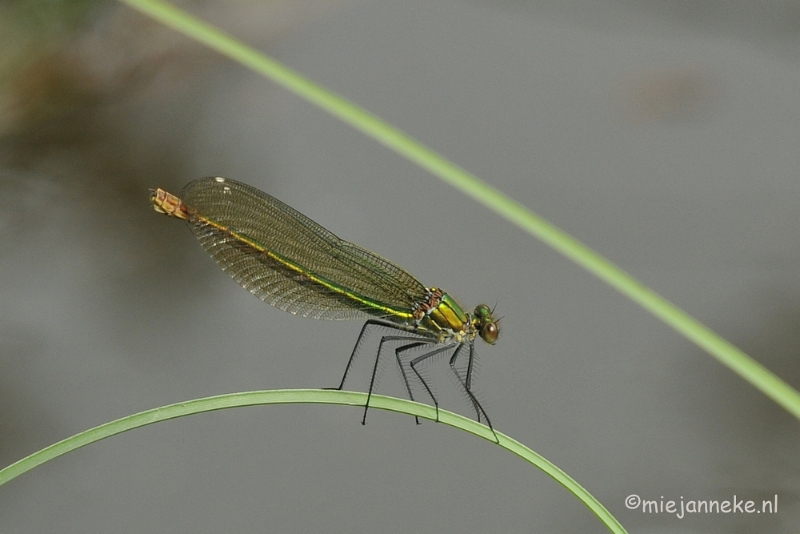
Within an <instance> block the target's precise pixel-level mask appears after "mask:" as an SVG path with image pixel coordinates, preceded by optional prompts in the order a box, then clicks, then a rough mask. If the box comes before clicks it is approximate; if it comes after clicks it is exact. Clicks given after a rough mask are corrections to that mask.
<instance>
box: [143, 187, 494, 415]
mask: <svg viewBox="0 0 800 534" xmlns="http://www.w3.org/2000/svg"><path fill="white" fill-rule="evenodd" d="M151 202H152V204H153V207H154V208H155V210H156V211H158V212H160V213H164V214H166V215H169V216H172V217H177V218H179V219H183V220H186V221H187V222H188V224H189V226H190V228H191V229H192V231H193V232H194V233H195V236H196V237H197V239H198V240H199V242H200V244H201V245H202V246H203V248H205V249H206V251H207V252H208V253H209V254H210V255H211V256H212V257H213V258H214V260H215V261H216V262H217V263H218V264H219V265H220V266H221V267H222V269H223V270H225V271H226V272H228V273H229V274H230V275H231V276H232V277H233V278H234V279H235V280H236V281H237V282H239V284H241V285H242V287H244V288H245V289H247V290H248V291H250V292H251V293H253V294H254V295H256V296H257V297H259V298H260V299H262V300H264V301H265V302H268V303H269V304H272V305H273V306H275V307H277V308H279V309H282V310H285V311H288V312H290V313H294V314H297V315H302V316H304V317H311V318H315V319H333V320H343V319H367V323H366V324H365V326H364V328H363V329H362V337H363V336H364V335H365V334H366V331H367V330H368V327H369V326H370V325H373V326H384V327H387V328H391V329H395V330H399V331H401V332H402V333H403V335H400V336H384V338H382V341H381V347H380V348H379V354H378V357H380V351H381V350H382V348H383V344H384V341H387V342H389V341H391V342H395V344H397V343H398V342H399V343H400V346H399V347H398V348H396V349H395V352H396V353H397V356H398V363H399V364H400V365H401V370H402V371H403V377H404V379H405V382H406V388H407V390H408V393H409V395H410V396H411V397H412V399H413V395H412V394H411V388H410V387H409V382H408V378H407V376H406V371H405V369H404V368H403V366H402V363H401V362H400V356H401V354H403V353H404V352H407V351H409V350H411V349H413V348H418V347H419V346H425V345H431V346H432V348H433V350H431V351H429V354H430V356H433V355H435V354H441V353H442V352H444V351H445V350H453V352H454V353H453V356H452V357H451V368H453V371H454V372H456V376H458V377H459V380H460V381H461V383H462V385H463V386H464V388H465V389H466V391H467V393H468V396H469V397H470V399H471V401H472V403H473V405H474V406H475V410H476V412H477V414H478V420H480V419H481V418H482V417H483V418H486V419H487V422H488V417H486V414H485V412H483V409H482V408H481V407H480V404H478V402H477V400H476V399H475V398H474V396H473V395H472V392H471V382H472V360H473V358H474V345H473V344H474V340H475V339H476V337H481V338H482V339H483V340H484V341H486V342H487V343H490V344H493V343H494V342H495V341H496V340H497V337H498V335H499V326H498V324H497V320H495V318H494V316H493V314H492V310H491V309H490V308H489V307H488V306H486V305H485V304H481V305H479V306H477V307H476V308H475V310H474V311H473V312H471V313H468V312H465V311H464V310H463V309H462V308H461V306H460V305H459V304H458V303H457V302H456V301H455V300H454V299H453V298H452V297H450V296H449V295H448V294H447V293H446V292H444V291H442V290H441V289H439V288H437V287H425V286H424V285H423V284H422V283H420V282H419V281H418V280H417V279H416V278H414V276H412V275H411V274H410V273H409V272H408V271H406V270H404V269H402V268H401V267H399V266H397V265H395V264H394V263H392V262H390V261H389V260H387V259H385V258H383V257H381V256H379V255H377V254H375V253H373V252H371V251H369V250H367V249H365V248H363V247H360V246H358V245H355V244H353V243H349V242H347V241H344V240H342V239H339V238H338V237H336V236H335V235H334V234H333V233H331V232H329V231H328V230H326V229H325V228H323V227H322V226H320V225H319V224H317V223H315V222H314V221H312V220H311V219H309V218H308V217H306V216H305V215H303V214H301V213H300V212H298V211H297V210H295V209H293V208H291V207H290V206H288V205H286V204H284V203H283V202H281V201H280V200H278V199H276V198H274V197H272V196H270V195H268V194H266V193H264V192H263V191H259V190H258V189H255V188H253V187H251V186H249V185H246V184H243V183H240V182H236V181H234V180H229V179H227V178H221V177H214V178H204V179H201V180H195V181H193V182H190V183H189V184H187V185H186V187H184V189H183V190H182V191H181V194H180V197H178V196H175V195H173V194H171V193H168V192H166V191H164V190H163V189H156V190H154V191H152V193H151ZM362 337H360V338H359V342H358V343H356V348H355V349H354V351H353V355H351V359H350V362H349V363H348V367H347V370H346V371H345V376H344V378H343V379H342V385H341V386H340V388H341V387H342V386H343V385H344V380H345V379H346V378H347V371H348V370H349V368H350V364H351V363H352V360H353V358H354V357H355V355H356V352H357V350H358V347H359V345H360V342H361V339H362ZM406 341H407V343H405V342H406ZM464 350H467V351H468V352H469V356H468V358H469V362H468V370H467V373H466V376H461V375H460V374H459V373H458V371H456V368H455V360H456V359H457V358H458V357H459V355H460V354H462V351H464ZM426 354H428V353H426ZM430 356H428V357H430ZM424 359H426V358H425V355H423V356H420V357H418V358H415V359H414V360H412V361H411V363H410V366H411V368H412V369H413V370H414V372H415V373H417V376H418V377H419V379H420V380H421V382H422V384H423V386H424V387H425V389H426V390H427V391H428V393H429V394H430V395H431V397H432V398H433V400H434V403H435V404H437V407H438V403H437V401H436V399H435V397H433V394H432V392H431V390H430V388H429V387H428V385H427V384H426V383H425V381H424V380H423V379H422V376H421V375H420V374H419V373H418V372H417V370H416V368H415V362H416V363H417V364H418V363H420V362H421V361H424ZM376 369H377V358H376ZM374 374H375V373H374V372H373V382H374ZM371 390H372V384H371V385H370V394H371V393H372V391H371Z"/></svg>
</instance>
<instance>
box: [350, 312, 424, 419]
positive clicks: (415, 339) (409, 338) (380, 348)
mask: <svg viewBox="0 0 800 534" xmlns="http://www.w3.org/2000/svg"><path fill="white" fill-rule="evenodd" d="M377 324H380V325H381V326H384V327H386V328H389V329H392V330H399V331H404V330H403V329H402V328H399V327H397V326H396V325H391V324H384V323H377ZM393 341H412V343H409V344H408V345H404V346H403V347H414V346H417V345H418V344H426V343H425V342H420V338H419V337H413V336H383V337H382V338H381V342H380V343H378V354H377V355H376V356H375V365H374V366H373V368H372V377H371V378H370V381H369V391H368V392H367V402H366V404H365V405H364V417H362V419H361V424H362V425H365V424H367V412H368V411H369V400H370V399H371V398H372V391H373V389H374V388H375V377H376V375H377V373H378V361H379V360H380V357H381V352H383V344H384V343H386V342H393ZM403 347H401V348H400V349H402V348H403ZM400 349H398V350H400ZM396 353H397V351H395V357H397V354H396ZM398 361H399V360H398ZM400 371H401V372H402V373H403V380H404V381H405V386H406V390H407V391H408V394H409V396H410V397H411V400H414V397H413V395H412V394H411V387H410V386H409V384H408V379H407V377H406V373H405V370H404V369H403V366H402V365H401V366H400ZM417 423H419V419H417Z"/></svg>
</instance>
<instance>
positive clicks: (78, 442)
mask: <svg viewBox="0 0 800 534" xmlns="http://www.w3.org/2000/svg"><path fill="white" fill-rule="evenodd" d="M366 401H367V395H366V393H356V392H352V391H336V390H320V389H280V390H272V391H248V392H244V393H230V394H227V395H219V396H217V397H206V398H203V399H195V400H191V401H187V402H179V403H177V404H170V405H168V406H162V407H160V408H154V409H152V410H147V411H145V412H141V413H137V414H133V415H129V416H127V417H123V418H122V419H117V420H116V421H111V422H110V423H106V424H104V425H100V426H97V427H95V428H91V429H89V430H86V431H84V432H81V433H80V434H76V435H74V436H72V437H69V438H67V439H65V440H63V441H59V442H58V443H55V444H53V445H50V446H49V447H46V448H44V449H42V450H40V451H39V452H36V453H34V454H31V455H30V456H28V457H26V458H23V459H22V460H20V461H18V462H16V463H13V464H11V465H9V466H8V467H6V468H4V469H2V470H0V486H2V485H3V484H5V483H6V482H8V481H10V480H12V479H14V478H16V477H18V476H20V475H22V474H23V473H26V472H28V471H30V470H31V469H33V468H34V467H37V466H39V465H41V464H43V463H45V462H48V461H50V460H53V459H55V458H58V457H59V456H61V455H64V454H66V453H68V452H70V451H74V450H75V449H79V448H81V447H84V446H86V445H89V444H90V443H94V442H96V441H100V440H102V439H105V438H108V437H111V436H115V435H117V434H121V433H123V432H127V431H128V430H133V429H135V428H140V427H143V426H147V425H152V424H153V423H159V422H161V421H168V420H170V419H175V418H177V417H185V416H187V415H193V414H197V413H204V412H211V411H215V410H225V409H228V408H236V407H239V406H256V405H262V404H341V405H347V406H360V407H363V406H364V404H365V403H366ZM370 408H377V409H380V410H388V411H392V412H398V413H404V414H408V415H413V416H417V417H422V418H424V419H429V420H431V421H435V420H436V409H435V408H433V407H432V406H428V405H425V404H419V403H417V402H412V401H408V400H404V399H397V398H394V397H386V396H384V395H372V397H371V398H370ZM439 422H440V423H443V424H445V425H449V426H452V427H455V428H458V429H460V430H463V431H465V432H469V433H470V434H474V435H476V436H478V437H481V438H484V439H486V440H488V441H491V442H493V443H494V442H495V433H492V431H491V429H489V427H487V426H486V425H483V424H481V423H477V422H475V421H473V420H472V419H468V418H466V417H463V416H461V415H458V414H455V413H452V412H448V411H446V410H441V409H440V410H439ZM353 428H357V427H356V426H355V425H354V426H353ZM496 435H497V438H498V440H499V442H498V445H500V446H501V447H503V448H504V449H506V450H508V451H509V452H513V453H514V454H516V455H517V456H519V457H520V458H522V459H524V460H527V461H528V462H530V463H531V464H533V465H534V466H536V467H538V468H539V469H541V470H542V471H544V472H545V473H547V474H548V475H550V476H551V477H552V478H553V479H555V480H556V481H557V482H558V483H560V484H561V485H562V486H564V487H565V488H567V489H568V490H569V491H570V492H571V493H572V494H573V495H575V496H576V497H577V498H578V499H580V500H581V501H582V502H583V503H584V504H585V505H586V506H587V507H588V508H589V509H590V510H591V511H592V512H594V513H595V515H597V517H598V518H600V520H601V521H602V522H603V523H604V524H605V525H606V526H607V527H608V529H609V530H610V531H611V532H617V533H624V532H625V529H624V528H623V527H622V525H620V523H619V522H618V521H617V520H616V519H615V518H614V516H612V515H611V514H610V513H609V512H608V510H606V509H605V507H604V506H603V505H602V504H600V502H599V501H598V500H597V499H595V498H594V497H593V496H592V495H591V494H590V493H589V492H588V491H586V490H585V489H583V488H582V487H581V486H580V484H578V483H577V482H575V481H574V480H573V479H572V478H571V477H570V476H569V475H567V474H566V473H564V472H563V471H562V470H561V469H559V468H558V467H556V466H555V465H553V464H552V463H550V462H549V461H547V460H546V459H545V458H543V457H542V456H540V455H539V454H537V453H535V452H534V451H532V450H531V449H529V448H528V447H526V446H524V445H522V444H521V443H520V442H518V441H516V440H514V439H512V438H510V437H508V436H506V435H505V434H502V433H500V432H496Z"/></svg>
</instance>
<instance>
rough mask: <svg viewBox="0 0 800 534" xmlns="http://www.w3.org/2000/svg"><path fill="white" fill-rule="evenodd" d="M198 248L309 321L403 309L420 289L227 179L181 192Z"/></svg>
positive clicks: (381, 261) (382, 262) (386, 264)
mask: <svg viewBox="0 0 800 534" xmlns="http://www.w3.org/2000/svg"><path fill="white" fill-rule="evenodd" d="M181 200H182V201H183V203H184V204H185V205H186V206H187V209H188V212H189V216H190V217H189V224H190V226H191V227H192V229H193V230H194V233H195V235H196V236H197V239H198V240H199V241H200V244H201V245H202V246H203V248H205V249H206V251H208V253H209V254H210V255H211V256H212V257H213V258H214V260H215V261H216V262H217V263H218V264H219V265H220V266H221V267H222V269H223V270H225V271H226V272H228V274H230V275H231V276H232V277H233V278H234V279H235V280H236V281H237V282H239V283H240V284H241V285H242V287H244V288H245V289H247V290H248V291H250V292H251V293H253V294H254V295H256V296H257V297H258V298H260V299H261V300H263V301H265V302H268V303H270V304H272V305H273V306H275V307H277V308H279V309H282V310H285V311H288V312H291V313H295V314H298V315H302V316H305V317H313V318H316V319H356V318H363V317H365V316H367V315H372V316H378V317H387V318H388V317H391V316H393V315H396V314H395V313H392V312H391V311H387V309H389V310H399V311H405V312H410V311H411V309H412V308H413V306H414V304H415V303H417V302H419V301H421V300H423V299H424V298H425V295H426V293H427V290H426V289H425V287H424V286H423V285H422V284H421V283H420V282H419V281H418V280H417V279H416V278H414V277H413V276H412V275H411V274H410V273H409V272H408V271H406V270H404V269H402V268H401V267H398V266H397V265H395V264H394V263H392V262H390V261H389V260H387V259H385V258H382V257H381V256H378V255H377V254H374V253H372V252H370V251H369V250H366V249H364V248H362V247H359V246H358V245H354V244H353V243H348V242H347V241H343V240H341V239H339V238H338V237H336V236H335V235H334V234H332V233H331V232H329V231H328V230H326V229H325V228H323V227H322V226H320V225H319V224H317V223H315V222H314V221H312V220H311V219H309V218H308V217H306V216H305V215H303V214H302V213H300V212H298V211H297V210H295V209H293V208H291V207H289V206H287V205H286V204H284V203H283V202H281V201H280V200H278V199H276V198H274V197H272V196H270V195H268V194H266V193H264V192H262V191H259V190H258V189H255V188H254V187H251V186H249V185H246V184H242V183H240V182H236V181H234V180H229V179H226V178H204V179H201V180H195V181H193V182H190V183H189V184H188V185H187V186H186V187H185V188H184V189H183V191H182V192H181Z"/></svg>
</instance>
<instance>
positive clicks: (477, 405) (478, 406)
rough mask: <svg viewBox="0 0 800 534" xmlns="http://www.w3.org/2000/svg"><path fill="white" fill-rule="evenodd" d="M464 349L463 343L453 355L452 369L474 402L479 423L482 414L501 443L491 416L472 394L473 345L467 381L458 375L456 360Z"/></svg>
mask: <svg viewBox="0 0 800 534" xmlns="http://www.w3.org/2000/svg"><path fill="white" fill-rule="evenodd" d="M463 348H464V344H463V343H462V344H461V345H459V347H458V348H457V349H456V350H455V352H454V353H453V357H452V358H450V369H452V370H453V374H454V375H456V378H458V381H459V382H460V383H461V386H462V387H463V388H464V391H466V392H467V395H469V399H470V401H472V406H473V407H474V408H475V413H476V414H477V415H478V422H479V423H480V422H481V414H483V417H484V419H486V425H487V426H488V427H489V430H491V431H492V434H494V441H495V442H496V443H500V438H498V437H497V432H495V431H494V427H493V426H492V421H491V420H490V419H489V416H488V415H487V414H486V410H484V409H483V406H481V403H480V402H478V399H477V398H476V397H475V395H474V394H473V393H472V389H470V386H471V385H472V372H473V370H474V365H473V364H474V361H475V346H474V345H473V344H472V343H470V344H469V360H468V363H467V379H466V380H464V379H463V378H461V375H460V374H459V373H458V369H456V366H455V364H456V359H457V358H458V355H459V354H460V353H461V350H462V349H463Z"/></svg>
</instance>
